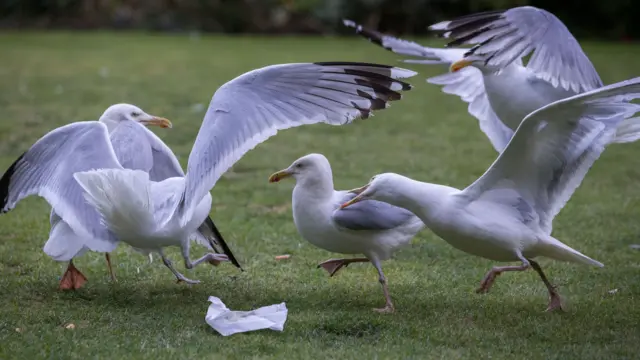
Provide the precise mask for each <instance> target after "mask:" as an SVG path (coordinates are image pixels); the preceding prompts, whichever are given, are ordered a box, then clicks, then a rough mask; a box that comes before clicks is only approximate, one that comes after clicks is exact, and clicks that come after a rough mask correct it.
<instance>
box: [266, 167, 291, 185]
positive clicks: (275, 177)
mask: <svg viewBox="0 0 640 360" xmlns="http://www.w3.org/2000/svg"><path fill="white" fill-rule="evenodd" d="M290 176H291V173H290V172H288V171H287V170H280V171H278V172H277V173H273V174H272V175H271V176H269V182H270V183H274V182H278V181H280V180H282V179H284V178H288V177H290Z"/></svg>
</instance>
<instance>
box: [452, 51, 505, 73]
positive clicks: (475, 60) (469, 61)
mask: <svg viewBox="0 0 640 360" xmlns="http://www.w3.org/2000/svg"><path fill="white" fill-rule="evenodd" d="M467 66H473V67H475V68H477V69H479V70H480V71H482V72H483V73H494V72H497V71H499V70H500V68H498V67H493V66H490V65H488V64H487V63H486V59H485V58H483V57H480V56H475V55H469V56H465V57H463V58H462V59H460V60H458V61H456V62H454V63H453V64H451V66H449V71H451V72H452V73H454V72H458V71H460V70H462V69H464V68H466V67H467Z"/></svg>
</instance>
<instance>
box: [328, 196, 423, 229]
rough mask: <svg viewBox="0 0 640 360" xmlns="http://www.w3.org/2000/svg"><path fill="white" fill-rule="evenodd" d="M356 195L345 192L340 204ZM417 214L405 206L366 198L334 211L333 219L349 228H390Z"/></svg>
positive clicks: (407, 220)
mask: <svg viewBox="0 0 640 360" xmlns="http://www.w3.org/2000/svg"><path fill="white" fill-rule="evenodd" d="M355 196H356V195H355V194H351V193H345V195H344V197H343V198H342V199H341V200H340V204H342V203H345V202H347V201H349V200H351V199H353V198H354V197H355ZM414 217H415V215H414V214H413V213H412V212H411V211H409V210H405V209H403V208H400V207H397V206H393V205H390V204H387V203H385V202H382V201H377V200H364V201H360V202H357V203H355V204H353V205H351V206H349V207H346V208H344V209H337V210H335V211H334V212H333V215H332V218H333V221H334V222H335V223H336V224H338V225H339V226H341V227H344V228H347V229H349V230H390V229H395V228H397V227H399V226H402V225H404V224H406V223H407V222H409V221H410V220H411V219H412V218H414Z"/></svg>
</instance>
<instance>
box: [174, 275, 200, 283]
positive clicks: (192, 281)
mask: <svg viewBox="0 0 640 360" xmlns="http://www.w3.org/2000/svg"><path fill="white" fill-rule="evenodd" d="M181 282H185V283H187V284H189V285H196V284H200V280H191V279H189V278H186V277H184V276H183V277H182V278H177V279H176V284H180V283H181Z"/></svg>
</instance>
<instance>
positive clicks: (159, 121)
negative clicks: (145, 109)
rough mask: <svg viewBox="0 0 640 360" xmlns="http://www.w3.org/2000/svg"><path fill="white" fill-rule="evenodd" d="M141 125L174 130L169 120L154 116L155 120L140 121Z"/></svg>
mask: <svg viewBox="0 0 640 360" xmlns="http://www.w3.org/2000/svg"><path fill="white" fill-rule="evenodd" d="M140 123H141V124H142V125H146V126H149V125H155V126H160V127H161V128H172V127H173V124H172V123H171V121H169V120H168V119H165V118H163V117H158V116H154V117H153V118H151V120H140Z"/></svg>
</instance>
